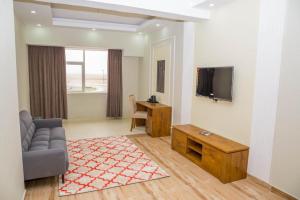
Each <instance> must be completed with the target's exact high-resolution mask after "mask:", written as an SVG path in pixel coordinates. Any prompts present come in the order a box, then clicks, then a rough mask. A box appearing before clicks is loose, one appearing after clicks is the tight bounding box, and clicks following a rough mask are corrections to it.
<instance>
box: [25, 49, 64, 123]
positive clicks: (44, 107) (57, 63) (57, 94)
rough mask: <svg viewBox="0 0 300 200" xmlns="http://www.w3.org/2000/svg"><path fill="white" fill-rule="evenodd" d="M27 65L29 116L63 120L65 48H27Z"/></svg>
mask: <svg viewBox="0 0 300 200" xmlns="http://www.w3.org/2000/svg"><path fill="white" fill-rule="evenodd" d="M28 63H29V87H30V108H31V114H32V116H34V117H44V118H55V117H57V118H64V119H67V88H66V61H65V49H64V48H63V47H47V46H28Z"/></svg>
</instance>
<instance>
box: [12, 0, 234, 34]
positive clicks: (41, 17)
mask: <svg viewBox="0 0 300 200" xmlns="http://www.w3.org/2000/svg"><path fill="white" fill-rule="evenodd" d="M102 1H103V0H84V1H83V0H72V1H70V0H36V1H34V0H15V1H14V8H15V13H16V15H17V17H18V18H20V19H21V20H22V21H23V22H24V23H26V24H41V25H45V26H53V25H55V26H67V27H79V28H96V29H106V30H118V31H131V32H136V31H144V30H158V28H153V27H156V24H161V25H163V24H165V23H166V22H168V21H174V20H184V19H186V18H188V19H194V18H195V17H196V16H198V18H199V19H201V18H202V17H201V16H203V18H207V16H208V15H207V14H209V13H208V12H207V11H209V9H211V8H210V6H209V4H211V3H214V4H220V3H222V2H223V3H224V2H226V1H232V0H163V1H161V0H151V1H149V0H145V1H143V0H130V1H128V2H127V1H125V0H122V1H119V0H110V1H109V3H108V2H107V0H105V3H101V2H102ZM83 2H85V3H83ZM113 3H119V4H120V6H118V5H113ZM126 3H129V4H133V5H135V6H136V7H134V6H133V7H129V6H127V7H126ZM89 4H91V5H90V6H88V5H89ZM175 4H176V5H175ZM81 5H83V6H81ZM141 6H146V7H144V8H142V7H141ZM147 6H148V7H147ZM160 7H161V8H164V9H165V10H163V12H162V11H159V8H160ZM169 7H170V8H169ZM146 8H147V9H146ZM155 8H156V9H157V10H155ZM124 9H125V10H126V11H128V12H124V11H120V10H124ZM32 10H34V11H36V14H31V13H30V12H31V11H32ZM182 10H184V11H187V12H188V13H187V14H185V13H184V12H181V11H182ZM135 11H136V12H135ZM189 12H190V13H189ZM145 13H148V15H147V14H145ZM149 13H150V14H153V15H156V17H155V16H150V15H149ZM189 14H190V15H191V16H187V15H189ZM162 16H163V17H166V18H168V17H169V19H162V18H161V17H162ZM149 27H150V28H149Z"/></svg>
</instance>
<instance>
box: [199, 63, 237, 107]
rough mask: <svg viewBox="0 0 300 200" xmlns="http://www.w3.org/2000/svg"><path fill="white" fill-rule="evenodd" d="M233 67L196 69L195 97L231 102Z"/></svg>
mask: <svg viewBox="0 0 300 200" xmlns="http://www.w3.org/2000/svg"><path fill="white" fill-rule="evenodd" d="M232 82H233V67H215V68H197V88H196V95H197V96H206V97H209V98H212V99H214V100H218V99H221V100H225V101H232Z"/></svg>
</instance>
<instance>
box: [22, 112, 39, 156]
mask: <svg viewBox="0 0 300 200" xmlns="http://www.w3.org/2000/svg"><path fill="white" fill-rule="evenodd" d="M19 117H20V129H21V138H22V149H23V151H28V148H29V146H30V144H31V139H32V137H33V135H34V133H35V129H36V128H35V124H34V123H33V121H32V117H31V115H30V114H29V112H27V111H21V112H20V113H19Z"/></svg>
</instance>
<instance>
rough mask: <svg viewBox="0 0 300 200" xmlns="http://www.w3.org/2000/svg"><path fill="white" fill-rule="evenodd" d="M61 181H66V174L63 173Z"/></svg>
mask: <svg viewBox="0 0 300 200" xmlns="http://www.w3.org/2000/svg"><path fill="white" fill-rule="evenodd" d="M61 181H62V183H65V175H64V174H63V175H61Z"/></svg>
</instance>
